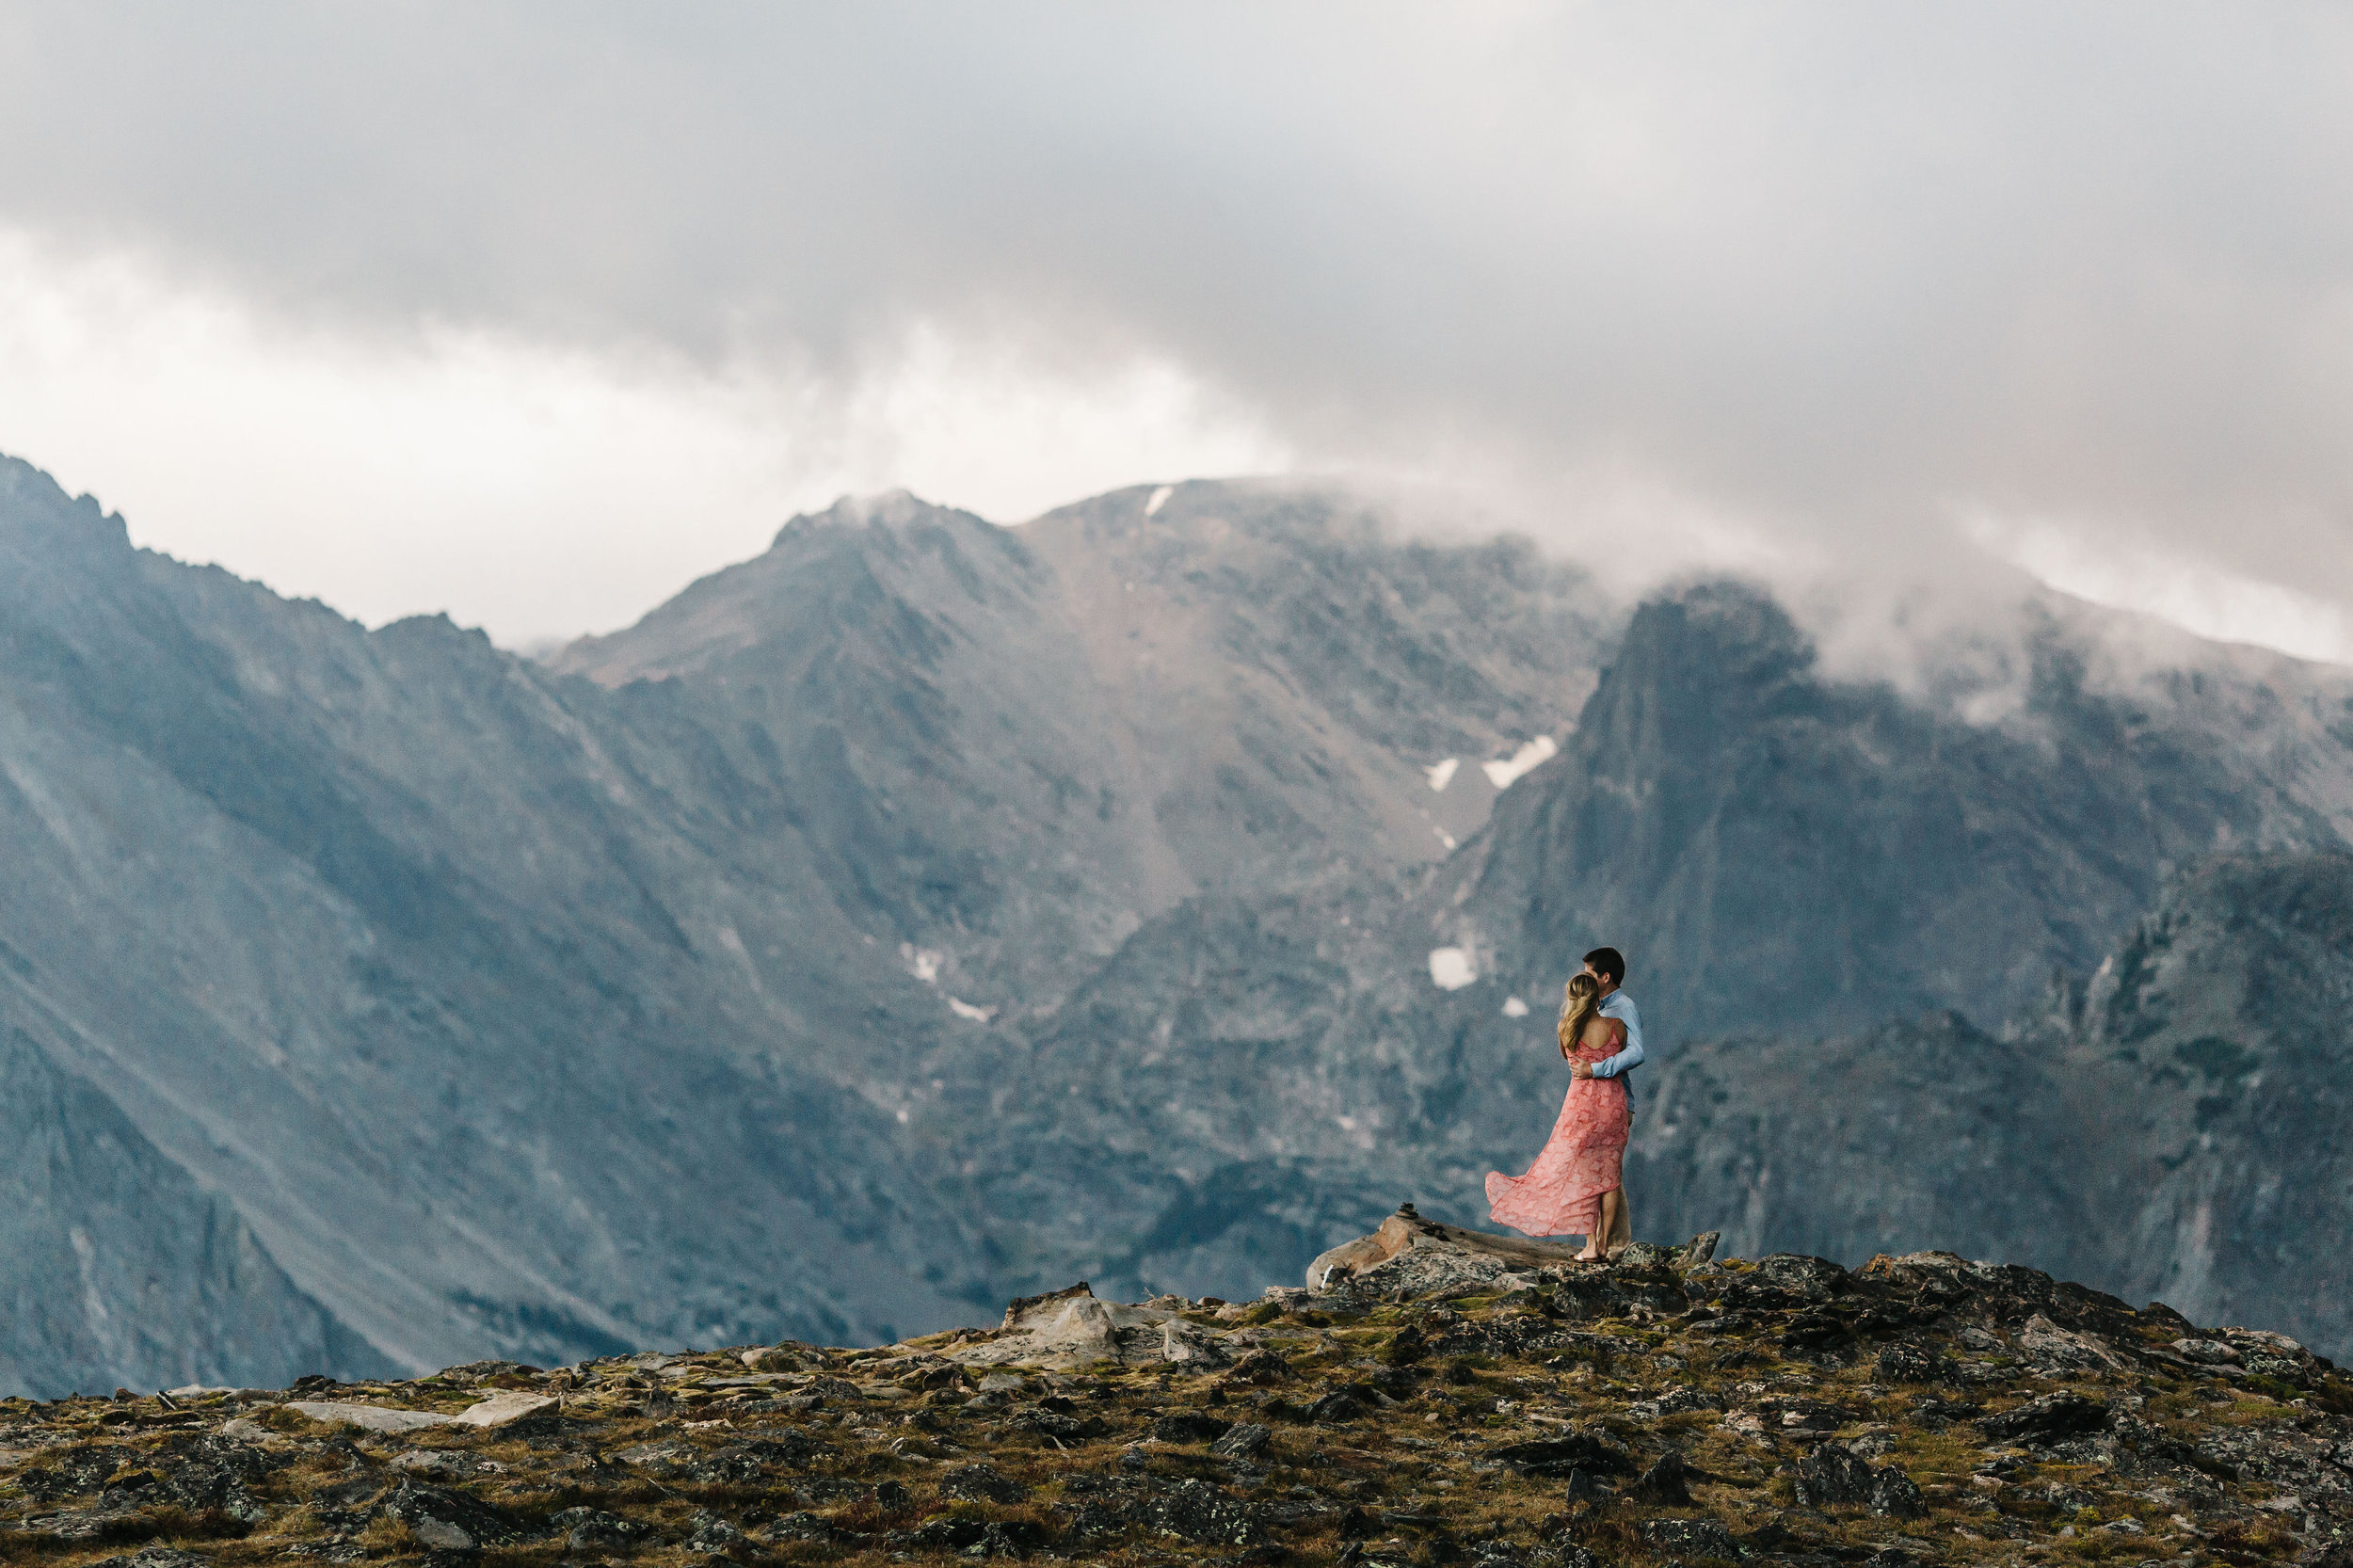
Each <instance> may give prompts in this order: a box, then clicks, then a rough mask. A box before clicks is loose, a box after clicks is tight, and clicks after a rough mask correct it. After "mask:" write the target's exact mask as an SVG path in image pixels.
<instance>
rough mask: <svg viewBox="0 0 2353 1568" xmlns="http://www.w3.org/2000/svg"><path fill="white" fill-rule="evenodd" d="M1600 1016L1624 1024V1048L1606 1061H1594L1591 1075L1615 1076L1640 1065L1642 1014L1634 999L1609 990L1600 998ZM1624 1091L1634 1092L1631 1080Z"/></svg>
mask: <svg viewBox="0 0 2353 1568" xmlns="http://www.w3.org/2000/svg"><path fill="white" fill-rule="evenodd" d="M1601 1016H1603V1017H1605V1018H1615V1019H1617V1020H1618V1021H1619V1022H1620V1023H1622V1024H1624V1025H1625V1049H1624V1050H1622V1051H1620V1052H1618V1054H1617V1055H1615V1056H1613V1057H1611V1058H1609V1060H1608V1061H1607V1062H1596V1063H1594V1064H1593V1076H1594V1077H1595V1078H1616V1077H1617V1076H1618V1075H1620V1074H1621V1073H1625V1072H1630V1071H1632V1070H1633V1069H1634V1068H1636V1067H1639V1066H1641V1064H1642V1014H1641V1009H1639V1008H1637V1007H1636V1006H1635V1005H1634V999H1633V998H1632V997H1629V996H1627V995H1626V994H1625V992H1624V991H1612V992H1610V993H1609V996H1607V997H1606V998H1604V999H1603V1000H1602V1004H1601ZM1625 1092H1626V1093H1627V1094H1628V1095H1629V1096H1630V1095H1632V1094H1633V1093H1634V1085H1633V1083H1632V1082H1631V1081H1629V1082H1628V1083H1627V1084H1626V1086H1625Z"/></svg>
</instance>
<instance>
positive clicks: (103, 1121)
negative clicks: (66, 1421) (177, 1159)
mask: <svg viewBox="0 0 2353 1568" xmlns="http://www.w3.org/2000/svg"><path fill="white" fill-rule="evenodd" d="M0 1258H4V1259H6V1260H7V1261H6V1264H5V1266H4V1267H0V1387H5V1388H9V1389H22V1390H24V1391H25V1392H28V1393H32V1394H37V1395H40V1396H41V1397H43V1398H52V1399H54V1398H56V1397H58V1396H60V1395H66V1394H72V1393H74V1392H76V1391H78V1390H90V1389H106V1388H112V1387H115V1386H118V1385H119V1384H120V1383H122V1382H125V1381H127V1382H130V1383H133V1384H137V1385H138V1386H141V1387H146V1388H157V1387H162V1386H164V1385H166V1384H184V1383H213V1382H218V1381H220V1380H222V1379H224V1378H227V1377H232V1376H233V1377H235V1378H237V1379H239V1380H240V1381H244V1382H269V1383H276V1382H290V1381H292V1380H293V1379H294V1378H296V1377H297V1376H300V1375H302V1374H303V1373H305V1372H308V1371H311V1370H312V1369H313V1368H319V1367H326V1366H339V1367H350V1368H356V1369H370V1368H372V1369H374V1370H375V1371H377V1372H379V1373H380V1372H389V1371H391V1370H392V1369H393V1368H391V1367H390V1366H388V1365H386V1364H385V1363H384V1362H383V1360H382V1358H380V1357H376V1356H372V1355H370V1354H369V1353H368V1351H367V1347H366V1346H365V1345H364V1344H362V1343H360V1342H358V1341H357V1340H356V1338H355V1336H352V1335H351V1334H350V1333H349V1332H348V1331H347V1330H344V1329H343V1328H342V1326H341V1325H340V1324H338V1323H337V1322H336V1321H335V1320H334V1319H333V1318H332V1317H330V1316H329V1315H328V1313H327V1312H326V1311H325V1310H323V1309H322V1308H321V1307H320V1306H319V1304H318V1303H317V1302H315V1301H312V1299H311V1298H309V1297H308V1296H306V1295H304V1294H303V1293H302V1292H301V1291H300V1290H298V1289H296V1288H295V1286H294V1284H293V1282H292V1281H290V1280H288V1279H287V1278H286V1275H285V1273H284V1272H283V1271H281V1270H280V1268H279V1267H278V1265H277V1264H276V1263H275V1262H273V1261H272V1260H271V1258H270V1256H269V1255H268V1253H267V1252H266V1251H264V1249H263V1247H262V1245H261V1243H260V1242H259V1241H258V1240H256V1239H255V1237H254V1235H253V1233H252V1231H251V1230H250V1229H248V1227H247V1225H246V1224H245V1222H244V1221H242V1220H240V1219H239V1218H238V1217H237V1211H236V1210H235V1209H234V1208H232V1207H231V1206H230V1205H229V1204H228V1203H227V1202H226V1201H225V1200H224V1199H222V1198H221V1197H220V1195H219V1194H217V1193H215V1192H205V1191H203V1190H202V1189H201V1188H200V1187H199V1186H198V1185H197V1184H196V1182H194V1181H193V1180H191V1179H190V1178H189V1176H188V1175H187V1173H186V1172H185V1171H184V1170H182V1169H181V1168H180V1167H179V1166H177V1165H175V1164H173V1163H172V1162H171V1161H170V1160H167V1159H165V1158H164V1157H163V1155H162V1154H160V1153H159V1152H157V1150H156V1149H155V1147H154V1146H153V1145H152V1144H150V1143H148V1141H147V1140H146V1139H145V1138H143V1137H141V1136H140V1134H139V1131H138V1129H137V1128H135V1127H133V1126H132V1125H131V1122H130V1119H129V1118H128V1117H126V1116H124V1115H123V1114H122V1112H120V1111H119V1110H117V1109H116V1108H115V1105H114V1103H113V1102H112V1101H111V1100H109V1099H107V1098H106V1096H104V1095H103V1094H101V1093H99V1091H98V1090H97V1089H96V1088H95V1087H93V1086H92V1085H90V1084H88V1083H87V1082H84V1081H82V1080H79V1079H76V1078H74V1077H73V1076H72V1075H71V1074H68V1073H65V1072H61V1071H59V1070H58V1069H57V1067H56V1065H55V1064H53V1063H51V1062H50V1061H49V1060H48V1058H47V1057H46V1056H44V1055H43V1054H42V1052H41V1050H40V1047H39V1046H37V1045H36V1044H34V1042H33V1041H32V1040H31V1039H30V1038H28V1037H27V1036H26V1035H25V1034H24V1033H23V1032H20V1031H17V1030H14V1029H10V1028H7V1027H5V1026H0Z"/></svg>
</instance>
